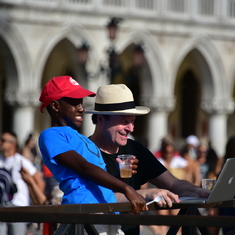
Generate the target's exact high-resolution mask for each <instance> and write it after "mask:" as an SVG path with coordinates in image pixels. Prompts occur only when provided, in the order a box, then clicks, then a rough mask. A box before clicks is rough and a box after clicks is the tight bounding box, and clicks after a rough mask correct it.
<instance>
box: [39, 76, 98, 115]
mask: <svg viewBox="0 0 235 235" xmlns="http://www.w3.org/2000/svg"><path fill="white" fill-rule="evenodd" d="M95 95H96V93H94V92H92V91H89V90H87V89H84V88H83V87H81V86H80V85H79V83H78V82H77V81H76V80H74V79H73V78H72V77H70V76H60V77H53V78H52V79H51V80H50V81H48V82H47V83H46V85H45V86H44V87H43V89H42V93H41V95H40V98H39V100H40V101H41V102H42V103H43V104H42V105H41V107H40V111H41V113H43V109H44V108H45V107H47V106H48V105H49V104H50V103H51V101H52V100H59V99H61V98H63V97H68V98H74V99H81V98H84V97H86V96H90V97H93V96H95Z"/></svg>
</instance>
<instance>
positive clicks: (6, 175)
mask: <svg viewBox="0 0 235 235" xmlns="http://www.w3.org/2000/svg"><path fill="white" fill-rule="evenodd" d="M16 192H17V187H16V184H15V183H14V182H13V179H12V175H11V171H9V170H7V169H5V168H0V205H1V206H8V205H11V202H10V201H11V200H12V198H13V195H14V193H16Z"/></svg>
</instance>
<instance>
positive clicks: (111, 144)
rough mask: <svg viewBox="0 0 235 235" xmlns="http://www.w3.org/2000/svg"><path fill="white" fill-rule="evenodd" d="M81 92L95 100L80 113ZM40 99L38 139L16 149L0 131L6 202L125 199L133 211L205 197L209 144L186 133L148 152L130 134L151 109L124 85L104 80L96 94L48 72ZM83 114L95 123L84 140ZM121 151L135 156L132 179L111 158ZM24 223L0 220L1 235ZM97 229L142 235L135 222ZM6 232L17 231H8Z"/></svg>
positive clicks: (210, 173) (211, 161) (212, 164)
mask: <svg viewBox="0 0 235 235" xmlns="http://www.w3.org/2000/svg"><path fill="white" fill-rule="evenodd" d="M87 96H88V97H89V96H90V97H92V96H96V97H95V104H94V105H93V106H92V107H88V108H86V110H85V109H84V107H83V98H84V97H87ZM39 100H40V101H41V103H42V105H41V108H40V111H41V112H42V113H43V111H44V108H45V109H46V110H47V112H48V113H49V115H50V117H51V127H50V128H48V129H46V130H44V131H43V132H42V133H41V134H40V136H39V139H38V140H36V139H35V136H34V135H32V134H30V135H29V138H28V139H27V140H26V142H25V146H24V148H23V149H22V151H19V150H18V145H17V136H16V135H15V134H14V133H13V132H10V131H9V132H5V133H3V134H2V136H1V141H0V150H1V155H0V164H2V166H4V167H6V168H8V169H11V170H12V172H13V174H12V176H13V179H14V180H15V181H16V184H18V187H19V190H18V191H17V192H16V193H15V194H14V196H13V200H12V201H11V202H12V206H25V205H31V204H34V205H45V204H60V203H62V204H77V203H111V202H126V201H130V202H131V205H132V213H148V207H147V206H146V202H147V201H150V200H153V199H154V198H155V197H156V196H161V198H162V199H161V201H159V202H157V204H158V205H159V206H160V207H163V208H170V207H172V205H173V203H174V202H175V203H178V202H179V199H178V197H180V196H199V197H208V195H209V193H210V192H209V191H208V190H206V189H202V188H201V187H200V182H201V179H202V178H205V177H207V178H209V177H212V178H215V177H216V176H217V173H218V169H219V167H218V164H217V162H218V157H217V156H216V154H215V152H214V151H213V149H212V148H211V147H210V146H206V145H205V144H204V143H202V142H200V141H199V140H198V138H197V137H196V136H193V135H191V136H189V137H187V138H186V140H185V144H184V146H183V147H182V148H181V149H179V150H176V148H175V146H174V141H173V139H172V138H171V137H170V136H166V137H165V138H163V139H162V142H161V145H160V147H159V149H158V150H157V151H156V152H154V153H152V152H150V151H149V150H148V149H147V148H146V147H145V146H144V145H142V144H141V143H139V142H138V141H136V140H134V139H133V138H132V139H131V138H129V135H131V133H132V132H133V131H134V121H135V119H136V118H138V116H139V115H146V114H148V113H149V111H150V110H149V108H147V107H143V106H135V103H134V98H133V95H132V92H131V91H130V89H129V88H128V87H127V86H126V85H124V84H116V85H113V84H112V85H104V86H101V87H99V88H98V90H97V91H96V93H94V92H92V91H89V90H86V89H84V88H83V87H81V86H80V85H79V84H78V83H77V82H76V81H75V80H74V79H73V78H71V77H70V76H60V77H54V78H52V79H51V80H50V81H49V82H48V83H47V84H46V85H45V86H44V87H43V89H42V93H41V96H40V99H39ZM83 113H89V114H92V122H93V124H94V125H95V130H94V133H93V134H92V135H91V136H89V137H85V136H83V135H81V134H80V133H79V131H78V130H79V127H80V126H81V125H82V121H83V118H82V115H83ZM38 147H39V149H38ZM119 154H132V155H134V156H135V158H134V159H133V160H132V162H131V164H132V172H133V176H132V177H131V178H128V179H121V178H120V174H119V167H118V162H117V161H116V158H117V155H119ZM137 166H138V168H137ZM146 185H147V186H146ZM149 185H152V186H151V187H149ZM55 192H56V193H55ZM21 194H22V195H21ZM55 199H58V200H55ZM161 211H162V212H163V211H164V210H161ZM165 211H169V210H165ZM170 211H172V213H176V212H173V210H170ZM117 213H118V212H117ZM27 226H28V227H29V224H27V223H1V224H0V234H3V235H9V234H11V235H15V234H17V235H25V234H26V232H27ZM95 227H96V229H97V231H98V233H100V234H101V233H102V234H107V235H116V234H120V235H122V234H126V235H139V234H140V233H141V230H140V227H139V226H125V225H115V226H114V225H95ZM7 229H8V231H14V229H15V231H16V232H15V233H14V232H11V233H9V232H7ZM11 229H13V230H11ZM156 229H157V230H156ZM166 229H167V228H156V227H155V226H153V231H154V234H159V235H160V234H162V235H163V234H165V233H166ZM28 234H30V233H29V229H28Z"/></svg>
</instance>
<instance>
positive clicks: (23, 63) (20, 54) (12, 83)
mask: <svg viewBox="0 0 235 235" xmlns="http://www.w3.org/2000/svg"><path fill="white" fill-rule="evenodd" d="M0 35H1V37H2V38H3V40H4V41H5V43H6V44H7V46H8V47H9V49H8V48H4V54H5V53H6V54H5V55H6V57H7V59H6V61H5V63H6V68H7V70H8V72H7V75H8V76H7V79H6V88H7V89H16V88H22V87H24V89H25V86H29V89H30V88H31V87H30V85H31V82H30V80H29V79H28V78H30V75H31V69H30V68H31V63H30V60H29V58H30V56H29V52H28V49H27V46H26V44H25V42H24V39H23V37H22V36H21V32H19V31H18V30H17V29H16V28H15V27H14V26H12V25H11V27H10V28H9V27H8V25H7V21H3V22H1V24H0Z"/></svg>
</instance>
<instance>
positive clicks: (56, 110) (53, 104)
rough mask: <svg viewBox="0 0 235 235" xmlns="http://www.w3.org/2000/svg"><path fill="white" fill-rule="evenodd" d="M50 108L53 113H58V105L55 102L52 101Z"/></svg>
mask: <svg viewBox="0 0 235 235" xmlns="http://www.w3.org/2000/svg"><path fill="white" fill-rule="evenodd" d="M50 106H51V109H52V110H53V111H55V112H58V111H59V108H60V103H59V102H58V101H57V100H52V101H51V103H50Z"/></svg>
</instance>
